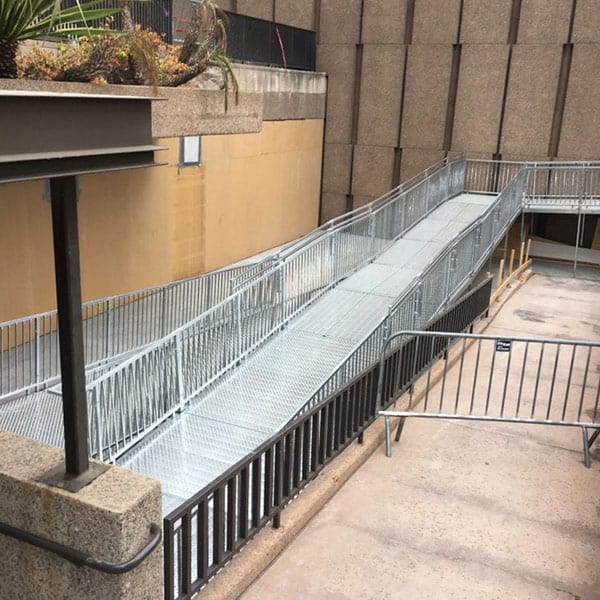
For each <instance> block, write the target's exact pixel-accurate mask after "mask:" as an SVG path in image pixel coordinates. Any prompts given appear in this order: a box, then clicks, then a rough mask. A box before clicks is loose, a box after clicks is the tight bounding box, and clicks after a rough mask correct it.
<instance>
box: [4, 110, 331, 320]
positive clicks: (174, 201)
mask: <svg viewBox="0 0 600 600" xmlns="http://www.w3.org/2000/svg"><path fill="white" fill-rule="evenodd" d="M322 132H323V122H322V121H321V120H306V121H276V122H265V123H263V131H262V132H261V133H257V134H240V135H230V136H226V135H220V136H204V137H203V138H202V163H203V164H202V165H201V166H199V167H195V166H192V167H185V168H179V166H178V160H179V139H178V138H173V139H167V140H157V144H158V145H161V146H166V147H167V148H168V149H167V150H166V151H164V152H159V153H157V154H156V159H157V161H160V162H166V163H168V165H166V166H161V167H157V168H152V169H139V170H135V171H121V172H116V173H105V174H102V175H88V176H84V177H81V179H80V190H81V195H80V202H79V235H80V240H81V273H82V289H83V297H84V300H89V299H94V298H101V297H104V296H109V295H113V294H118V293H122V292H126V291H130V290H134V289H140V288H144V287H148V286H152V285H157V284H160V283H166V282H168V281H173V280H176V279H181V278H184V277H190V276H193V275H197V274H200V273H203V272H205V271H207V270H211V269H214V268H217V267H220V266H223V265H226V264H228V263H230V262H234V261H236V260H240V259H242V258H246V257H248V256H251V255H252V254H255V253H257V252H260V251H262V250H265V249H267V248H270V247H272V246H275V245H278V244H281V243H283V242H286V241H288V240H291V239H293V238H295V237H297V236H298V235H301V234H302V233H305V232H307V231H309V230H310V229H312V228H314V227H315V226H316V225H317V214H318V205H319V186H320V177H321V148H322ZM43 191H44V186H43V184H42V183H41V182H31V183H23V184H21V183H19V184H0V322H2V321H6V320H9V319H13V318H17V317H20V316H24V315H28V314H33V313H37V312H42V311H46V310H50V309H52V308H54V306H55V303H56V300H55V291H54V264H53V258H52V226H51V214H50V205H49V204H48V202H46V201H45V200H44V199H43Z"/></svg>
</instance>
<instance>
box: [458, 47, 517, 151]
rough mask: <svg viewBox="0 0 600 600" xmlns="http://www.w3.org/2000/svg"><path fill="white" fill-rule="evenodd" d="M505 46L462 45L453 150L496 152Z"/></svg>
mask: <svg viewBox="0 0 600 600" xmlns="http://www.w3.org/2000/svg"><path fill="white" fill-rule="evenodd" d="M507 60H508V46H504V45H502V46H500V45H489V46H488V45H484V44H478V45H472V46H463V50H462V54H461V62H460V74H459V79H458V92H457V96H456V111H455V115H454V132H453V137H452V150H458V151H460V152H463V151H466V152H473V151H475V152H495V150H496V144H497V141H498V129H499V126H500V113H501V111H502V94H503V90H504V79H505V73H506V64H507Z"/></svg>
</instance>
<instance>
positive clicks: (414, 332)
mask: <svg viewBox="0 0 600 600" xmlns="http://www.w3.org/2000/svg"><path fill="white" fill-rule="evenodd" d="M410 336H413V337H416V336H420V337H436V336H441V337H453V338H459V339H475V340H489V341H503V340H509V341H511V342H526V343H527V342H529V343H541V344H563V345H567V346H584V347H590V348H600V341H598V340H574V339H568V338H551V337H538V336H531V337H528V336H518V335H516V336H515V335H499V334H489V333H453V332H451V331H421V330H419V329H403V330H402V331H396V332H394V333H391V334H390V335H388V337H387V338H386V344H387V343H389V342H391V341H393V340H395V339H398V338H400V337H410Z"/></svg>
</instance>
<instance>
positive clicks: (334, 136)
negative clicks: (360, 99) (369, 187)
mask: <svg viewBox="0 0 600 600" xmlns="http://www.w3.org/2000/svg"><path fill="white" fill-rule="evenodd" d="M318 48H319V49H318V53H317V57H318V65H317V68H318V70H319V71H324V72H326V73H327V74H328V75H329V77H328V90H329V94H328V98H327V124H326V133H325V137H326V140H327V141H328V142H331V143H337V144H349V143H350V142H351V141H352V105H353V101H354V73H355V66H356V46H355V45H351V44H347V45H338V44H333V45H321V46H319V47H318Z"/></svg>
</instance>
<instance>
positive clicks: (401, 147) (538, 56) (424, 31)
mask: <svg viewBox="0 0 600 600" xmlns="http://www.w3.org/2000/svg"><path fill="white" fill-rule="evenodd" d="M317 24H320V29H319V31H318V41H319V46H318V53H317V60H318V64H317V67H318V69H320V70H324V71H326V72H327V73H328V75H329V87H330V91H329V97H328V110H327V123H326V135H325V157H324V173H323V176H324V180H323V201H322V214H321V218H322V219H328V218H331V217H332V216H335V215H337V214H339V213H340V212H342V211H344V210H349V209H351V208H353V207H356V206H359V205H361V204H363V203H365V202H367V201H369V200H372V199H373V198H374V197H376V196H377V195H378V194H380V193H381V192H383V191H385V190H387V189H390V188H391V187H393V186H395V185H397V184H398V183H400V182H401V181H403V180H405V179H407V178H409V177H411V176H412V175H414V174H416V173H417V172H419V171H420V170H422V169H423V168H425V167H427V166H429V165H430V164H431V163H432V162H434V161H436V160H439V159H440V158H443V157H444V156H446V155H451V156H453V155H455V153H460V152H464V153H466V154H468V155H471V156H479V157H484V158H493V157H496V158H506V159H510V158H524V159H546V160H547V159H554V158H558V159H561V158H562V159H567V158H569V159H585V158H590V159H591V158H598V157H599V155H600V109H599V107H600V102H599V98H598V94H599V93H600V92H599V91H598V90H600V44H599V42H600V33H598V31H599V30H600V26H599V25H600V2H594V0H583V1H582V0H579V1H578V2H574V1H573V0H350V1H348V2H346V1H341V0H323V1H322V2H321V3H320V18H319V19H318V20H317ZM594 24H596V26H594Z"/></svg>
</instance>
